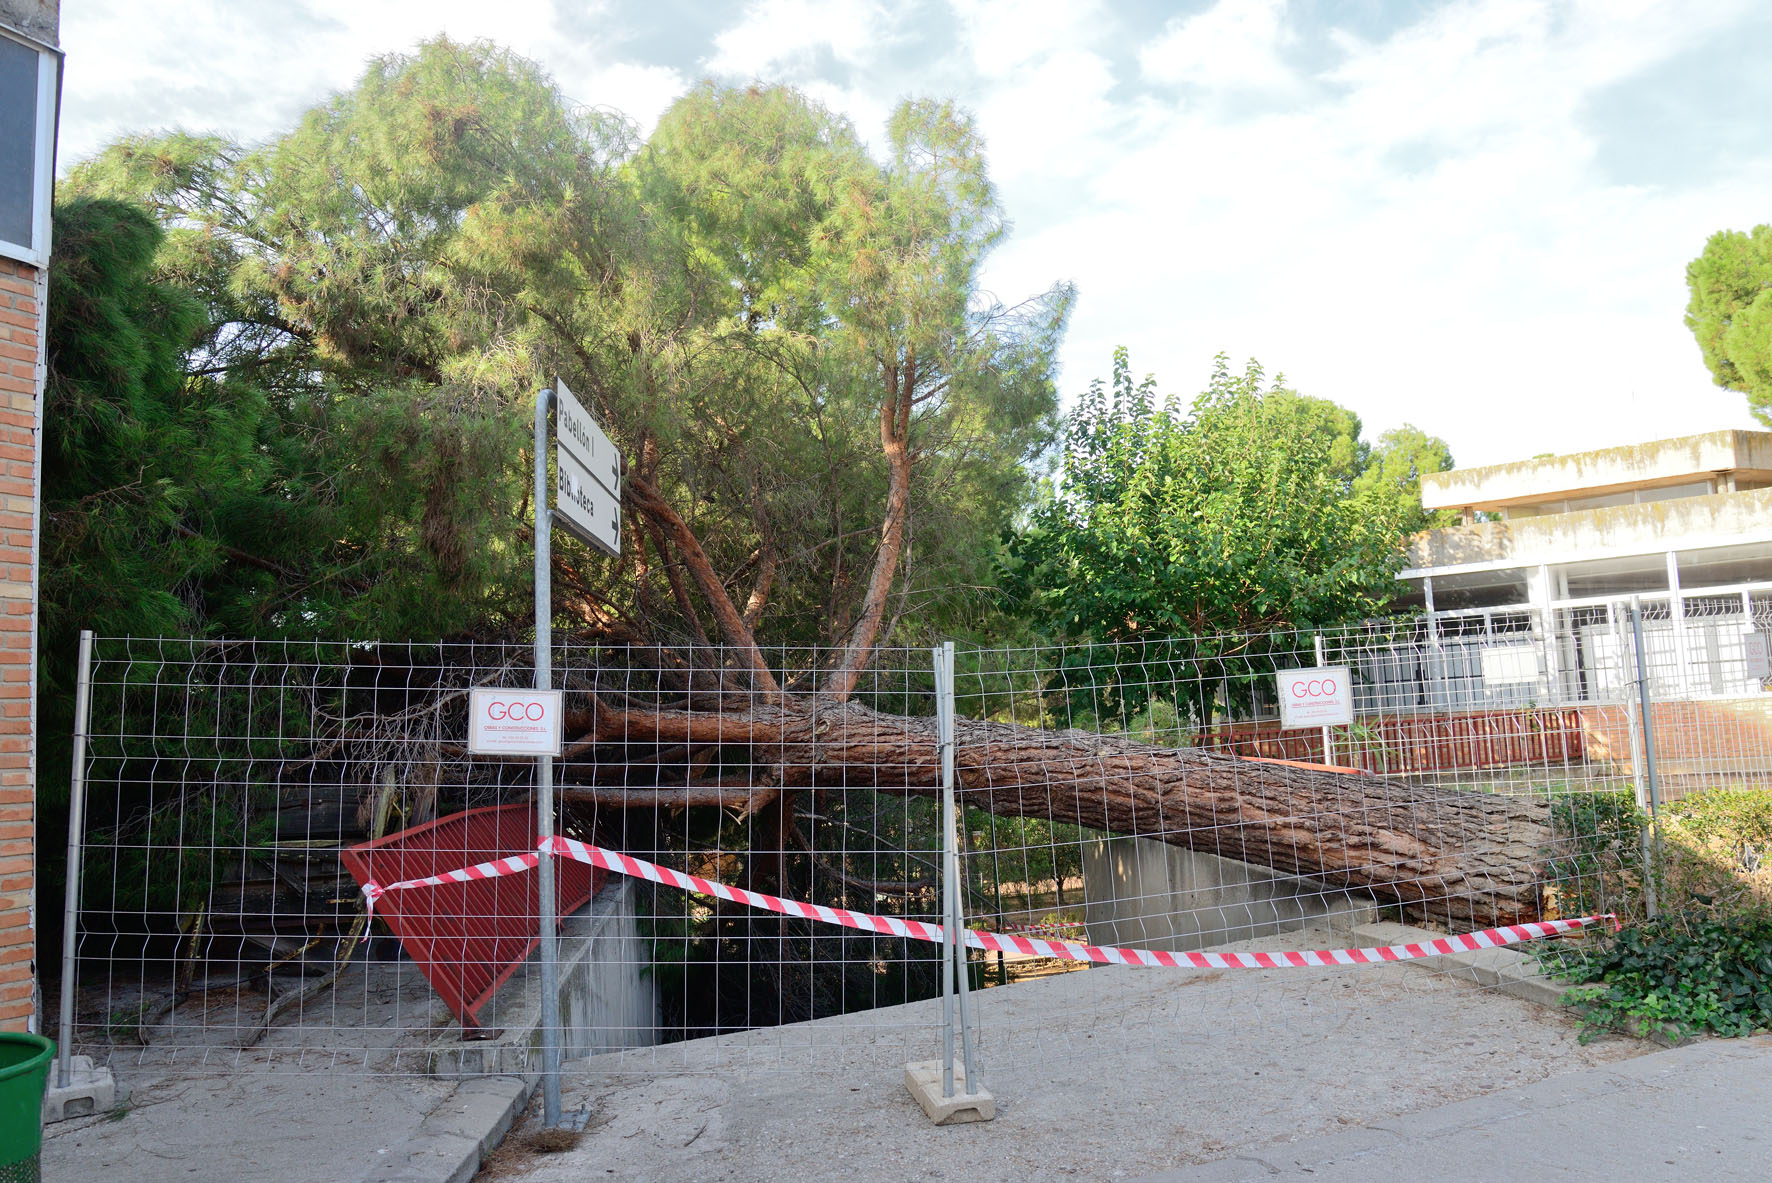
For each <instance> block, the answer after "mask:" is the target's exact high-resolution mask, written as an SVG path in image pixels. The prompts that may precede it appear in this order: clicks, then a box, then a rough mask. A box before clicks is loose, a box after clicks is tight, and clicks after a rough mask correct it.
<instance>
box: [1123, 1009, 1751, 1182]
mask: <svg viewBox="0 0 1772 1183" xmlns="http://www.w3.org/2000/svg"><path fill="white" fill-rule="evenodd" d="M1430 1176H1431V1177H1435V1178H1456V1179H1462V1180H1472V1181H1487V1180H1496V1181H1500V1180H1543V1179H1571V1180H1576V1179H1594V1180H1601V1179H1605V1180H1614V1179H1628V1180H1632V1181H1636V1180H1660V1179H1666V1180H1680V1181H1681V1183H1690V1181H1691V1180H1694V1179H1702V1180H1707V1181H1709V1180H1718V1181H1726V1180H1737V1179H1739V1180H1749V1179H1751V1180H1756V1181H1757V1180H1764V1179H1768V1178H1772V1036H1765V1035H1762V1036H1758V1037H1756V1038H1753V1039H1745V1040H1714V1041H1708V1042H1705V1043H1698V1044H1692V1045H1689V1046H1687V1047H1681V1048H1674V1049H1672V1050H1669V1051H1663V1052H1656V1053H1654V1054H1652V1055H1646V1056H1641V1057H1638V1058H1637V1059H1634V1060H1627V1061H1624V1062H1622V1063H1617V1064H1609V1065H1607V1066H1605V1067H1603V1068H1590V1069H1588V1070H1586V1071H1583V1072H1575V1073H1571V1074H1569V1075H1566V1076H1553V1077H1551V1078H1550V1079H1549V1080H1543V1081H1539V1082H1538V1083H1536V1084H1529V1085H1524V1086H1522V1087H1520V1088H1513V1089H1505V1090H1503V1091H1501V1092H1498V1093H1491V1094H1489V1095H1488V1096H1485V1097H1475V1098H1472V1099H1471V1100H1468V1101H1459V1102H1456V1103H1455V1104H1451V1105H1443V1106H1440V1107H1439V1108H1436V1109H1425V1110H1421V1111H1419V1112H1416V1113H1409V1114H1404V1115H1402V1116H1400V1117H1395V1118H1389V1119H1382V1120H1378V1121H1374V1122H1372V1123H1370V1124H1368V1125H1365V1126H1362V1127H1360V1128H1359V1129H1354V1130H1347V1131H1344V1132H1341V1133H1335V1134H1329V1135H1326V1136H1323V1137H1316V1138H1304V1139H1301V1140H1299V1141H1292V1142H1279V1143H1271V1144H1269V1145H1266V1146H1251V1147H1241V1148H1239V1149H1238V1150H1237V1152H1236V1153H1235V1154H1234V1155H1232V1156H1231V1157H1229V1158H1224V1159H1220V1160H1218V1161H1216V1162H1210V1163H1205V1164H1202V1165H1199V1166H1193V1167H1187V1168H1184V1169H1182V1170H1176V1171H1164V1172H1162V1173H1160V1174H1155V1175H1148V1176H1146V1177H1145V1183H1268V1181H1270V1180H1275V1179H1280V1180H1284V1179H1307V1178H1308V1179H1310V1180H1312V1183H1355V1181H1358V1183H1372V1181H1373V1180H1383V1179H1417V1178H1427V1177H1430Z"/></svg>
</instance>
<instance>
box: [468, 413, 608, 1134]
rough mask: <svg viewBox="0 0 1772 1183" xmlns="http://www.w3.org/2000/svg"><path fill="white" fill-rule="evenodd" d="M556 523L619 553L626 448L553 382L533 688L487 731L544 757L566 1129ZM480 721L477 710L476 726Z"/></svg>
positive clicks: (546, 1043)
mask: <svg viewBox="0 0 1772 1183" xmlns="http://www.w3.org/2000/svg"><path fill="white" fill-rule="evenodd" d="M550 404H551V405H552V406H553V407H554V408H555V418H556V420H557V426H558V428H559V430H558V431H557V432H556V435H555V442H556V445H557V446H556V448H555V454H554V471H555V474H556V476H555V484H556V487H557V488H558V490H559V494H560V495H559V497H558V499H557V500H552V503H550V502H551V499H550V498H549V497H548V407H549V406H550ZM556 520H557V521H558V522H559V524H560V525H562V526H565V527H566V528H567V529H568V530H570V531H572V533H574V534H576V535H577V536H578V537H580V538H582V539H584V541H586V542H588V543H589V544H590V545H592V546H594V547H596V548H597V549H599V550H601V551H603V552H604V553H606V554H610V555H619V554H620V553H621V452H620V451H619V450H617V449H616V447H615V445H614V444H612V443H610V442H609V437H608V436H607V435H605V434H604V433H603V430H602V429H601V428H600V427H598V426H597V423H596V420H594V419H592V418H591V416H590V415H589V414H588V413H586V411H585V409H584V407H583V406H582V405H580V403H579V401H578V399H577V398H575V397H574V396H573V393H572V392H571V391H570V390H568V389H567V388H566V383H564V382H561V381H559V380H558V379H556V380H555V382H554V388H553V389H552V390H543V391H541V392H540V393H539V394H537V395H536V396H535V692H534V694H533V695H528V696H525V695H520V694H513V693H511V692H500V693H499V695H498V696H497V700H496V701H495V700H493V699H492V698H490V697H489V698H488V707H487V709H488V717H487V720H486V722H487V725H488V730H489V731H493V730H497V731H499V732H500V736H501V738H502V739H504V740H506V741H508V742H513V743H524V742H528V743H533V744H535V745H537V746H534V747H530V748H525V749H524V753H533V754H534V755H535V757H536V770H535V772H536V777H535V801H536V809H535V816H536V823H537V826H538V828H539V829H540V830H541V833H540V834H539V835H538V838H539V839H540V841H539V843H538V845H539V847H540V849H539V851H538V855H539V857H538V859H537V862H536V866H535V870H536V877H537V882H536V886H537V888H538V890H539V893H540V897H541V899H540V905H541V906H540V908H539V911H540V913H541V915H540V917H539V923H540V926H541V933H540V937H541V947H540V952H541V1026H542V1032H541V1083H542V1124H544V1125H545V1126H547V1127H548V1128H549V1129H553V1128H555V1127H557V1126H558V1125H559V1124H560V1035H561V1031H560V966H559V949H558V948H557V941H556V938H557V936H558V932H557V930H558V928H559V923H560V922H559V917H557V916H555V915H554V912H555V909H556V906H557V902H558V901H557V900H556V897H555V887H554V852H553V838H554V757H555V756H557V755H559V754H560V751H561V747H560V734H561V733H560V720H561V715H562V714H563V713H564V709H563V706H562V705H561V695H560V692H559V691H557V690H554V689H553V668H554V665H553V663H554V589H553V575H552V573H553V566H552V564H553V528H554V524H555V522H556ZM519 701H521V702H522V704H523V718H521V719H519V720H515V721H513V720H511V718H510V711H509V704H510V703H512V702H519ZM532 701H535V702H544V703H545V702H547V701H551V702H553V703H554V704H555V706H554V710H553V712H552V714H553V728H554V730H553V733H552V735H553V739H552V743H551V746H550V745H549V744H548V743H547V742H546V738H545V737H544V736H539V735H537V734H532V732H533V731H534V730H535V729H536V728H537V727H539V726H540V725H541V724H543V723H544V722H545V718H546V714H547V712H546V709H545V706H544V708H543V714H542V716H541V717H537V718H531V717H530V713H529V707H530V703H531V702H532ZM498 702H503V703H505V704H506V709H505V711H504V718H502V719H494V718H492V713H494V712H496V711H497V703H498ZM479 723H480V717H479V713H478V711H476V712H475V724H476V726H479Z"/></svg>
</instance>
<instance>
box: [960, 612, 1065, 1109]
mask: <svg viewBox="0 0 1772 1183" xmlns="http://www.w3.org/2000/svg"><path fill="white" fill-rule="evenodd" d="M942 656H943V661H942V675H941V701H942V704H943V706H944V709H943V711H942V712H941V715H940V721H941V798H942V808H943V810H944V811H945V812H946V815H947V819H948V826H947V828H948V835H949V837H948V839H947V842H946V846H947V848H948V869H947V875H946V879H947V881H948V883H949V885H950V887H949V892H948V895H949V899H950V900H951V905H950V910H949V914H948V925H949V926H950V927H951V929H952V931H953V933H954V942H953V949H954V972H955V973H956V974H957V975H959V979H960V989H959V999H960V1054H961V1056H962V1057H963V1059H964V1062H965V1065H966V1094H967V1095H968V1096H971V1095H972V1094H974V1093H976V1092H978V1068H977V1066H976V1065H975V1064H974V1063H973V1057H972V1014H971V997H972V974H971V972H970V969H971V963H970V959H969V958H968V956H967V954H966V942H965V940H964V938H963V937H962V936H961V934H962V933H964V932H965V931H966V880H965V877H964V876H963V875H962V874H961V872H960V842H961V833H962V831H961V829H960V811H959V808H958V807H957V805H956V804H955V801H954V742H955V741H954V643H953V642H952V641H947V642H944V643H943V645H942ZM1054 862H1055V863H1056V860H1054ZM950 1095H951V1094H950Z"/></svg>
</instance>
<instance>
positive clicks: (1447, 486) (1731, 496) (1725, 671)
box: [1402, 431, 1772, 708]
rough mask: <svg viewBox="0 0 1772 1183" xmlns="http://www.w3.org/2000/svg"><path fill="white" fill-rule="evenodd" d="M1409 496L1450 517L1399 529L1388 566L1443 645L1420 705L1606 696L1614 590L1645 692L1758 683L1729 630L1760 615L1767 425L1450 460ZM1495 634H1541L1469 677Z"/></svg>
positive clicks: (1768, 570) (1771, 442)
mask: <svg viewBox="0 0 1772 1183" xmlns="http://www.w3.org/2000/svg"><path fill="white" fill-rule="evenodd" d="M1421 495H1422V504H1423V505H1424V506H1425V507H1426V508H1429V509H1446V510H1452V511H1454V512H1456V513H1457V514H1458V515H1459V517H1460V518H1461V522H1460V524H1458V525H1454V526H1449V527H1446V528H1444V529H1439V530H1429V531H1427V532H1425V533H1423V534H1421V535H1419V536H1418V537H1417V538H1415V539H1414V541H1413V542H1412V544H1411V546H1410V548H1409V554H1408V558H1407V560H1406V562H1405V570H1404V571H1403V573H1402V577H1403V579H1404V580H1406V581H1407V582H1408V583H1409V584H1411V585H1412V586H1413V587H1414V588H1415V589H1416V594H1417V599H1416V604H1417V605H1418V606H1419V607H1420V608H1422V609H1424V610H1425V621H1426V627H1427V630H1428V634H1429V635H1428V640H1429V641H1430V642H1431V643H1433V644H1434V645H1436V646H1438V647H1439V648H1441V649H1442V650H1443V651H1444V652H1445V654H1446V662H1447V668H1446V669H1445V670H1444V671H1443V677H1442V678H1441V679H1440V681H1441V683H1442V685H1441V687H1440V689H1439V691H1438V693H1437V695H1435V697H1437V698H1438V699H1439V700H1440V701H1437V702H1432V703H1431V705H1435V706H1442V707H1453V708H1456V707H1459V706H1479V705H1506V704H1507V703H1509V702H1510V701H1511V702H1524V701H1527V700H1530V701H1533V702H1537V703H1539V704H1544V705H1548V704H1555V703H1578V702H1591V701H1603V700H1607V699H1611V698H1616V697H1617V696H1618V694H1619V693H1620V692H1621V690H1622V687H1621V686H1620V685H1619V684H1618V680H1619V679H1618V674H1619V671H1620V670H1621V669H1622V668H1624V667H1625V665H1627V664H1628V663H1623V662H1621V661H1620V656H1621V647H1622V645H1623V643H1624V638H1625V635H1626V632H1627V628H1626V625H1627V621H1628V611H1629V604H1630V602H1631V599H1632V597H1636V598H1637V600H1638V601H1639V602H1640V604H1641V609H1642V612H1643V618H1644V621H1645V623H1646V642H1647V648H1648V658H1649V665H1650V667H1651V669H1652V670H1653V672H1654V677H1655V679H1656V680H1657V682H1658V683H1659V684H1658V686H1657V689H1659V690H1661V691H1663V692H1664V693H1667V694H1672V695H1678V696H1680V697H1692V696H1699V697H1702V696H1707V695H1726V696H1734V695H1758V694H1759V693H1760V692H1761V690H1762V687H1761V685H1760V679H1758V678H1754V677H1750V676H1749V673H1748V669H1747V666H1746V653H1745V650H1744V645H1743V635H1744V634H1745V633H1746V632H1748V631H1751V630H1753V629H1755V628H1765V627H1767V626H1768V625H1772V432H1759V431H1714V432H1709V433H1707V434H1704V435H1694V436H1686V437H1682V438H1680V439H1671V440H1659V441H1656V442H1653V443H1646V444H1637V445H1633V446H1630V447H1623V448H1604V449H1601V450H1599V451H1593V452H1582V453H1577V454H1575V455H1569V456H1548V457H1543V458H1540V459H1536V460H1526V461H1520V462H1517V463H1513V464H1493V465H1486V466H1483V467H1480V468H1463V469H1455V470H1453V471H1451V472H1445V473H1436V474H1431V475H1428V476H1424V477H1423V478H1422V482H1421ZM1479 518H1483V519H1486V520H1478V519H1479ZM1510 637H1515V638H1525V637H1531V638H1536V639H1538V640H1539V641H1540V642H1541V644H1540V645H1539V654H1540V656H1539V659H1538V661H1537V663H1536V664H1537V665H1538V667H1539V668H1537V669H1535V670H1534V669H1525V668H1521V669H1519V670H1518V671H1517V672H1516V673H1515V674H1514V675H1512V680H1510V678H1509V675H1507V674H1506V673H1505V672H1503V671H1502V670H1501V667H1502V666H1503V665H1505V661H1504V660H1500V659H1497V658H1496V657H1494V656H1493V655H1491V656H1490V658H1489V661H1488V665H1489V669H1488V671H1487V675H1485V671H1484V669H1483V667H1482V660H1481V657H1482V651H1486V650H1493V649H1495V648H1496V647H1497V646H1498V644H1503V645H1504V644H1505V642H1506V641H1507V639H1508V638H1510ZM1421 705H1430V703H1426V702H1424V703H1422V704H1421Z"/></svg>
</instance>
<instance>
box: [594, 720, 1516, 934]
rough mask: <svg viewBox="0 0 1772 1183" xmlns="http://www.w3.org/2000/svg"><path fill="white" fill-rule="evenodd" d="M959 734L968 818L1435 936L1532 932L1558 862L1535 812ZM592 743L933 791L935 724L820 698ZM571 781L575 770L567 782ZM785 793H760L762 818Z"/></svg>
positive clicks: (1120, 743)
mask: <svg viewBox="0 0 1772 1183" xmlns="http://www.w3.org/2000/svg"><path fill="white" fill-rule="evenodd" d="M955 734H956V740H957V751H956V768H957V772H958V777H959V799H960V803H961V805H962V806H966V805H970V806H975V807H977V808H980V809H983V810H985V811H987V812H989V813H993V814H996V815H997V816H999V817H1036V818H1046V819H1049V820H1051V821H1055V822H1068V823H1075V824H1078V825H1083V826H1087V827H1089V828H1091V829H1095V830H1105V831H1108V832H1110V833H1114V834H1121V835H1133V836H1138V837H1143V838H1152V839H1156V840H1158V841H1162V842H1167V843H1169V844H1171V845H1174V846H1184V847H1187V848H1189V849H1192V850H1197V851H1202V852H1204V853H1207V854H1213V855H1218V856H1220V857H1222V858H1230V859H1237V860H1239V861H1242V862H1247V863H1253V864H1255V865H1257V866H1262V867H1269V868H1272V869H1274V870H1277V871H1281V872H1285V873H1287V874H1295V875H1304V876H1309V877H1312V878H1315V879H1319V880H1321V881H1323V882H1325V883H1328V884H1330V885H1332V886H1335V887H1346V888H1351V889H1355V890H1361V891H1368V892H1371V893H1372V894H1373V895H1375V896H1377V897H1378V899H1379V900H1380V901H1381V902H1386V903H1396V904H1401V905H1403V906H1404V908H1405V910H1406V911H1407V912H1408V913H1409V914H1411V915H1413V916H1416V917H1420V918H1425V919H1433V920H1438V921H1444V922H1448V923H1455V924H1472V925H1476V926H1478V927H1490V926H1495V925H1505V924H1517V923H1521V922H1524V921H1529V920H1534V919H1537V918H1538V917H1539V915H1540V899H1539V893H1540V885H1541V882H1542V880H1543V877H1544V873H1545V861H1546V859H1547V857H1548V856H1549V853H1550V846H1551V831H1550V825H1549V811H1548V808H1547V806H1546V805H1545V803H1544V802H1543V801H1539V800H1532V799H1529V798H1523V797H1512V796H1506V795H1501V794H1489V793H1471V792H1459V791H1454V790H1445V789H1423V788H1418V787H1416V786H1413V785H1410V784H1407V783H1406V782H1403V781H1400V780H1393V779H1389V778H1385V777H1378V776H1368V775H1363V774H1355V773H1337V772H1327V771H1315V770H1312V769H1307V768H1299V767H1294V766H1289V765H1281V764H1271V763H1266V762H1262V761H1256V760H1246V759H1242V758H1240V757H1236V756H1229V755H1224V754H1221V753H1215V752H1205V751H1199V750H1195V749H1173V748H1160V747H1154V746H1152V745H1150V744H1143V743H1138V742H1135V741H1132V740H1128V739H1122V738H1117V737H1112V736H1101V735H1096V734H1093V733H1090V732H1084V731H1039V730H1034V729H1030V728H1026V727H1018V726H1015V725H1013V724H1008V723H990V722H980V721H976V720H965V719H962V720H957V721H956V723H955ZM596 737H597V739H598V741H599V742H602V743H609V742H624V741H625V742H629V743H643V744H658V743H717V744H722V745H729V746H740V745H743V746H748V747H750V748H751V749H752V753H753V757H752V758H753V759H754V761H755V762H756V763H757V764H760V765H766V766H769V767H771V768H772V769H773V770H774V776H775V778H777V779H778V780H779V783H780V785H781V786H782V787H784V788H794V787H808V786H810V787H840V786H851V787H868V788H874V789H878V790H880V791H883V792H895V793H905V792H908V793H919V794H932V793H934V792H935V791H936V787H937V785H938V784H939V779H938V772H939V768H940V760H939V754H938V751H937V745H936V732H935V722H934V720H932V719H914V718H903V717H899V716H894V715H882V714H879V713H877V712H875V711H871V710H869V709H867V708H865V707H862V706H860V705H858V704H854V703H844V702H835V701H832V700H831V699H829V698H824V697H819V698H802V699H790V700H788V701H785V702H780V703H774V704H767V705H758V706H755V707H753V708H751V709H749V710H746V711H730V712H696V711H660V712H650V711H645V712H641V711H616V710H601V711H599V712H598V715H597V719H596ZM569 777H570V771H567V772H566V775H565V776H564V777H563V779H568V778H569ZM689 791H691V792H693V791H694V790H693V789H691V790H689ZM728 792H730V790H728ZM777 792H778V790H777V789H776V788H773V787H771V788H766V789H765V788H760V789H758V790H756V795H755V797H754V798H753V807H761V806H763V805H766V804H768V803H769V802H770V801H773V800H774V799H775V797H776V795H777ZM565 795H566V796H567V798H568V799H573V798H575V797H576V798H577V799H580V800H591V801H595V802H597V803H598V804H602V805H623V804H627V803H628V801H627V800H626V798H624V790H621V789H572V788H568V789H567V790H566V794H565ZM658 796H659V795H658V794H653V793H650V792H643V793H642V794H635V799H634V801H633V804H636V805H638V804H641V803H642V802H644V803H645V804H647V805H655V804H657V803H658V800H657V798H658ZM723 799H724V800H727V801H731V797H730V796H728V797H725V798H723Z"/></svg>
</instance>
